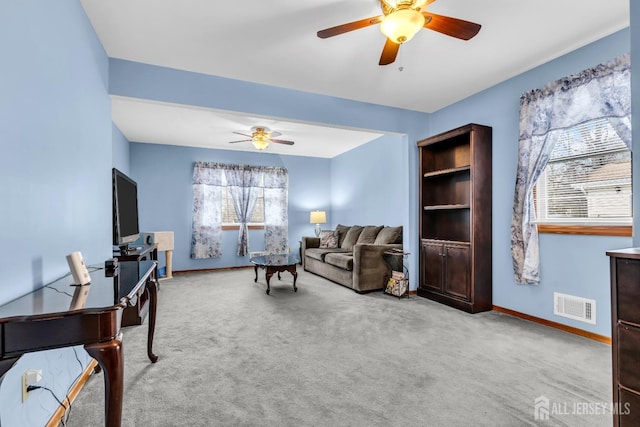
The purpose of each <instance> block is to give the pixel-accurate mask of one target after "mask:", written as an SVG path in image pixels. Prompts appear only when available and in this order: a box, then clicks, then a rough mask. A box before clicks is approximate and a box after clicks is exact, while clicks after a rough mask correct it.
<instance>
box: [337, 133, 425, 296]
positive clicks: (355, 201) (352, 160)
mask: <svg viewBox="0 0 640 427" xmlns="http://www.w3.org/2000/svg"><path fill="white" fill-rule="evenodd" d="M406 139H407V138H406V137H402V136H394V135H386V136H383V137H380V138H378V139H376V140H374V141H371V142H370V143H368V144H366V145H363V146H360V147H357V148H355V149H353V150H350V151H347V152H346V153H344V154H342V155H340V156H337V157H336V158H334V159H333V160H332V161H331V211H330V212H329V213H328V215H330V218H327V221H328V222H330V223H331V224H332V226H333V227H335V226H336V225H338V224H344V225H391V226H398V225H402V222H403V210H404V207H405V206H406V205H407V199H406V196H405V194H404V191H403V189H404V188H406V185H405V182H404V179H403V177H404V175H405V174H404V173H403V172H402V171H400V169H403V168H405V164H406V163H405V160H404V155H403V152H404V150H405V148H406V145H407V141H406ZM412 284H414V285H415V282H414V283H412Z"/></svg>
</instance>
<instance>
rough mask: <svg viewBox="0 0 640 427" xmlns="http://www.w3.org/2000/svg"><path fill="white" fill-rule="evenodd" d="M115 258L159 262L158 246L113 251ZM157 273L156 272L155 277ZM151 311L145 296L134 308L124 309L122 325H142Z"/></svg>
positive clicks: (141, 297) (142, 296) (145, 295)
mask: <svg viewBox="0 0 640 427" xmlns="http://www.w3.org/2000/svg"><path fill="white" fill-rule="evenodd" d="M113 257H114V258H118V262H123V261H136V262H140V261H144V260H148V261H158V245H156V244H152V245H144V246H140V247H138V248H135V249H132V250H129V251H127V252H122V251H120V250H114V251H113ZM155 274H156V272H155V271H154V275H155ZM148 311H149V300H148V297H147V294H143V295H141V296H140V298H139V299H138V300H137V301H136V303H135V304H134V305H132V306H129V307H127V308H125V309H124V314H123V315H122V325H123V326H131V325H141V324H142V322H144V319H145V317H146V316H147V312H148Z"/></svg>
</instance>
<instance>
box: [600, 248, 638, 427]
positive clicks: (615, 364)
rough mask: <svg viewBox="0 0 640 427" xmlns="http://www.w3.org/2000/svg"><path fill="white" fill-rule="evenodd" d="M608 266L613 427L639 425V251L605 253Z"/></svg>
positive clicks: (622, 250)
mask: <svg viewBox="0 0 640 427" xmlns="http://www.w3.org/2000/svg"><path fill="white" fill-rule="evenodd" d="M607 255H608V256H609V257H610V258H609V259H610V263H611V353H612V368H613V370H612V373H613V402H614V403H615V405H614V414H613V425H614V426H620V427H627V426H629V427H631V426H633V427H636V426H640V369H638V364H639V363H640V248H630V249H621V250H615V251H608V252H607Z"/></svg>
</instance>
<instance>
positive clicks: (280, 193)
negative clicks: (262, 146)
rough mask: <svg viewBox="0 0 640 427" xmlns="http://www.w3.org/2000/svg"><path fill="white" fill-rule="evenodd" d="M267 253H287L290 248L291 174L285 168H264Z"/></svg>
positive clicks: (265, 240) (265, 241)
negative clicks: (289, 200) (289, 207)
mask: <svg viewBox="0 0 640 427" xmlns="http://www.w3.org/2000/svg"><path fill="white" fill-rule="evenodd" d="M263 173H264V244H265V251H267V252H271V253H286V252H288V248H289V237H288V234H289V217H288V205H289V203H288V197H289V174H288V172H287V170H286V169H285V168H271V167H265V168H263Z"/></svg>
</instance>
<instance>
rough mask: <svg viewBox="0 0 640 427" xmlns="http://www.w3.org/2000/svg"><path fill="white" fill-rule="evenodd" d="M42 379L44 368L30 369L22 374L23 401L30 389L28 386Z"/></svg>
mask: <svg viewBox="0 0 640 427" xmlns="http://www.w3.org/2000/svg"><path fill="white" fill-rule="evenodd" d="M41 379H42V369H29V370H27V371H25V373H24V374H22V401H23V402H24V401H26V400H27V397H29V394H31V392H30V391H27V387H29V386H30V385H34V384H35V383H37V382H39V381H40V380H41Z"/></svg>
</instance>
